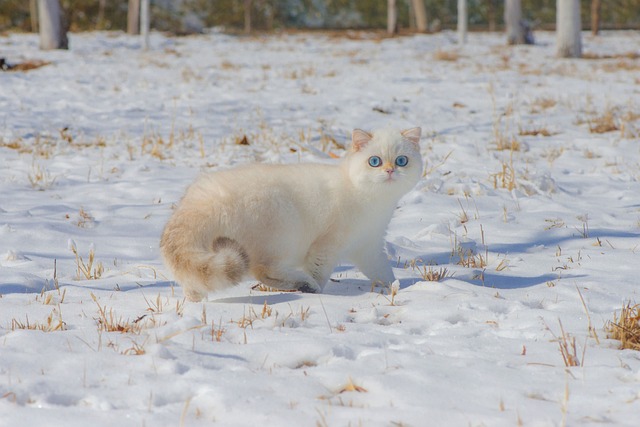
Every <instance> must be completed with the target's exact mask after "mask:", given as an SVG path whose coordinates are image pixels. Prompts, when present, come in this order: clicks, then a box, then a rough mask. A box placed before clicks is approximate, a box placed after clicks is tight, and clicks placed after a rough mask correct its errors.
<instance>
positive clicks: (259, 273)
mask: <svg viewBox="0 0 640 427" xmlns="http://www.w3.org/2000/svg"><path fill="white" fill-rule="evenodd" d="M253 274H254V276H256V278H257V279H258V280H260V281H261V282H262V283H264V284H265V285H267V286H269V287H271V288H274V289H283V290H284V289H286V290H293V289H297V290H299V291H300V292H305V293H311V294H315V293H318V292H320V291H321V288H320V286H318V282H316V280H315V279H314V278H313V277H311V276H310V275H309V274H307V273H306V272H304V271H302V270H298V269H294V268H289V267H284V266H279V267H274V266H265V265H258V266H256V267H254V268H253Z"/></svg>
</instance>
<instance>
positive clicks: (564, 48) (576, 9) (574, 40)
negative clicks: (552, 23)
mask: <svg viewBox="0 0 640 427" xmlns="http://www.w3.org/2000/svg"><path fill="white" fill-rule="evenodd" d="M581 29H582V22H581V20H580V0H558V1H557V3H556V44H557V54H558V56H559V57H561V58H579V57H581V56H582V39H581V35H580V30H581Z"/></svg>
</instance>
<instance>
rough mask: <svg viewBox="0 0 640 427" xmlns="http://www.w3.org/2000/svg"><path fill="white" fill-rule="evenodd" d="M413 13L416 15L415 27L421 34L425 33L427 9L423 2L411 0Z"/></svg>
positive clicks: (421, 0) (422, 0)
mask: <svg viewBox="0 0 640 427" xmlns="http://www.w3.org/2000/svg"><path fill="white" fill-rule="evenodd" d="M412 5H413V11H414V13H415V15H416V27H418V31H419V32H421V33H426V32H427V25H428V24H427V8H426V7H425V5H424V0H412Z"/></svg>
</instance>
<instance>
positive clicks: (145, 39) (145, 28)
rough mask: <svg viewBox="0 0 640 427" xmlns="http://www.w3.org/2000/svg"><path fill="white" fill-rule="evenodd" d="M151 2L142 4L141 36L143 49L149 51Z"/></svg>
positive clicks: (142, 0)
mask: <svg viewBox="0 0 640 427" xmlns="http://www.w3.org/2000/svg"><path fill="white" fill-rule="evenodd" d="M149 14H150V13H149V0H141V2H140V34H141V35H142V48H143V49H144V50H147V49H149V22H150V16H149Z"/></svg>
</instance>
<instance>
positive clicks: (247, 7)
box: [244, 0, 251, 34]
mask: <svg viewBox="0 0 640 427" xmlns="http://www.w3.org/2000/svg"><path fill="white" fill-rule="evenodd" d="M244 32H245V33H247V34H249V33H250V32H251V0H244Z"/></svg>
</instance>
